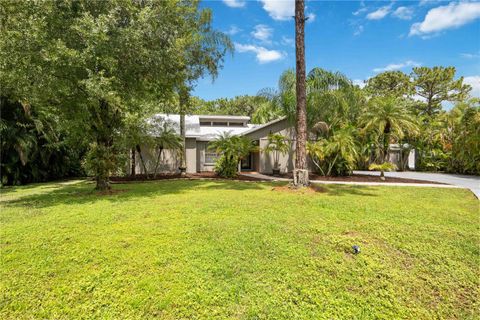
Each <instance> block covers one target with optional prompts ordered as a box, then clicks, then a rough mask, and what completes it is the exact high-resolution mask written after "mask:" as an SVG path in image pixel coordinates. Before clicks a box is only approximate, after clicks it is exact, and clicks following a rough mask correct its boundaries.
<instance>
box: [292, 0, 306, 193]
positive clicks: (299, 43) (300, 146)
mask: <svg viewBox="0 0 480 320" xmlns="http://www.w3.org/2000/svg"><path fill="white" fill-rule="evenodd" d="M295 51H296V93H297V123H296V131H297V143H296V158H295V169H294V171H293V185H294V186H295V187H303V186H307V185H308V184H309V181H308V170H307V148H306V144H307V110H306V89H305V85H306V80H305V78H306V76H305V0H295Z"/></svg>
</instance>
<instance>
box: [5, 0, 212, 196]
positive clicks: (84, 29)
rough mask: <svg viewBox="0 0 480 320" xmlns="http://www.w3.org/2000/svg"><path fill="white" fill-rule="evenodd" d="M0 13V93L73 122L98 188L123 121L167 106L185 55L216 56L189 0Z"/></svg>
mask: <svg viewBox="0 0 480 320" xmlns="http://www.w3.org/2000/svg"><path fill="white" fill-rule="evenodd" d="M0 6H1V7H0V10H1V12H2V33H1V35H0V64H1V65H2V70H1V72H2V75H1V77H0V81H1V85H2V88H5V89H6V90H9V91H11V92H12V94H13V96H14V97H15V98H17V99H18V100H21V101H24V100H25V101H28V102H29V103H30V104H38V105H41V106H43V105H45V106H56V107H57V109H58V110H59V111H62V112H64V113H65V114H66V115H68V117H69V118H70V119H72V120H74V121H72V123H73V122H74V123H75V126H72V127H76V128H78V130H79V132H78V133H77V134H78V135H83V136H86V137H88V140H90V141H91V142H92V144H91V146H92V147H91V149H92V153H91V156H90V157H88V159H89V160H90V161H99V163H101V165H99V166H97V167H98V168H97V169H99V168H100V167H101V168H103V169H102V170H94V171H95V172H98V175H97V176H96V181H97V186H96V187H97V189H108V188H109V182H108V176H109V174H110V172H109V170H111V168H113V167H115V163H116V162H117V161H116V158H117V156H118V154H117V152H118V151H119V150H120V149H119V148H117V146H116V140H117V139H118V135H119V132H121V130H122V129H123V126H124V120H125V115H126V114H128V113H131V114H134V113H136V112H138V111H139V110H141V109H142V107H143V106H145V105H146V104H149V103H151V102H152V101H155V102H156V103H157V104H161V103H162V102H164V101H167V100H171V97H172V95H173V94H174V92H175V89H176V88H179V87H181V86H182V85H184V84H185V81H186V77H185V70H186V69H188V68H187V67H188V66H190V65H191V61H192V60H190V59H185V54H184V53H185V52H193V53H195V54H196V53H198V52H205V53H206V55H207V56H208V55H210V56H211V57H212V58H213V61H217V60H218V57H219V56H218V51H215V50H211V49H212V46H203V45H204V44H205V41H199V39H203V38H202V37H201V35H202V34H204V33H205V31H208V30H209V28H210V25H209V21H210V20H209V19H206V17H209V14H206V13H205V11H204V10H199V9H198V3H197V1H193V0H191V1H189V0H187V1H175V0H167V1H164V0H143V1H123V0H111V1H93V2H92V1H87V0H79V1H64V2H61V1H55V2H54V1H38V2H34V3H26V2H9V1H4V2H1V5H0ZM192 43H193V44H197V45H192ZM192 46H193V47H196V48H197V49H198V50H192ZM196 57H199V58H200V62H201V63H200V64H198V65H201V66H205V65H206V66H208V68H209V70H217V69H216V65H215V64H214V63H210V62H211V60H208V59H204V58H205V55H200V56H196ZM189 70H195V69H189ZM200 70H201V69H200ZM193 74H198V73H195V72H193ZM37 102H38V103H37ZM80 124H81V125H80ZM102 155H104V156H105V158H104V159H103V160H102ZM107 164H108V165H107ZM103 170H107V171H106V172H104V171H103ZM100 172H101V174H100Z"/></svg>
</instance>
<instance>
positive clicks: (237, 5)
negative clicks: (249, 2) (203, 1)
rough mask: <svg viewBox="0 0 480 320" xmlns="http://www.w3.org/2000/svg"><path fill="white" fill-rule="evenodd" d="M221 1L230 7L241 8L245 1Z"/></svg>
mask: <svg viewBox="0 0 480 320" xmlns="http://www.w3.org/2000/svg"><path fill="white" fill-rule="evenodd" d="M223 3H225V4H226V5H227V6H229V7H230V8H243V7H245V1H243V0H223Z"/></svg>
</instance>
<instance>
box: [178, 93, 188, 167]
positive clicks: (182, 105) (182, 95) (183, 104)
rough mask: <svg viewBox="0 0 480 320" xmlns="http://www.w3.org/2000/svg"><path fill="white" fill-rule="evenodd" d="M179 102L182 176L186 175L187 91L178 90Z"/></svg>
mask: <svg viewBox="0 0 480 320" xmlns="http://www.w3.org/2000/svg"><path fill="white" fill-rule="evenodd" d="M179 102H180V137H181V138H182V152H181V153H180V155H181V156H180V174H181V175H182V176H184V175H186V170H187V146H186V139H185V134H186V132H185V131H186V130H185V113H186V110H187V103H188V91H187V89H185V88H183V89H181V90H180V96H179Z"/></svg>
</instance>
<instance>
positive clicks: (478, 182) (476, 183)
mask: <svg viewBox="0 0 480 320" xmlns="http://www.w3.org/2000/svg"><path fill="white" fill-rule="evenodd" d="M354 173H356V174H368V175H379V173H378V172H375V171H354ZM385 176H387V177H394V178H407V179H417V180H426V181H434V182H441V183H447V184H451V185H454V186H458V187H462V188H467V189H470V190H471V191H472V192H473V193H474V194H475V195H476V196H477V198H479V199H480V177H479V176H466V175H461V174H447V173H428V172H414V171H411V172H385Z"/></svg>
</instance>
